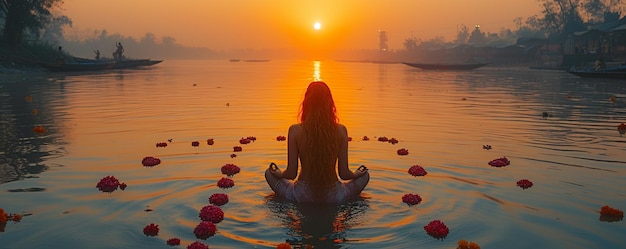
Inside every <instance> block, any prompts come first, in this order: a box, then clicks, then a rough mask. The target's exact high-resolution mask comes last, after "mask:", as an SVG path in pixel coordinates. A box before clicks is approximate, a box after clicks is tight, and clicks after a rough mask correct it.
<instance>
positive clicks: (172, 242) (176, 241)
mask: <svg viewBox="0 0 626 249" xmlns="http://www.w3.org/2000/svg"><path fill="white" fill-rule="evenodd" d="M167 245H169V246H177V245H180V239H179V238H171V239H168V240H167Z"/></svg>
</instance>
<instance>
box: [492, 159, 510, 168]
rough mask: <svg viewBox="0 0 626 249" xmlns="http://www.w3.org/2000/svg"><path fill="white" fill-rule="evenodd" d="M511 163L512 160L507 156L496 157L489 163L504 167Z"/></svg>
mask: <svg viewBox="0 0 626 249" xmlns="http://www.w3.org/2000/svg"><path fill="white" fill-rule="evenodd" d="M509 164H511V161H509V159H507V158H506V157H501V158H496V159H493V160H491V161H489V165H491V166H493V167H504V166H508V165H509Z"/></svg>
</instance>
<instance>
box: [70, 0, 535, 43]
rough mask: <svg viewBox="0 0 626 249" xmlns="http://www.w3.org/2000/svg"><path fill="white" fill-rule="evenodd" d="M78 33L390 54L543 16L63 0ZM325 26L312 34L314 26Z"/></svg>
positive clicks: (385, 7)
mask: <svg viewBox="0 0 626 249" xmlns="http://www.w3.org/2000/svg"><path fill="white" fill-rule="evenodd" d="M63 9H64V10H63V14H65V15H66V16H68V17H70V18H71V19H72V21H73V32H74V33H83V32H84V33H90V31H94V30H103V29H104V30H107V31H108V32H109V34H113V33H119V34H121V35H123V36H131V37H135V38H137V39H139V38H140V37H142V36H143V35H144V34H146V33H148V32H151V33H153V34H155V35H156V36H157V38H161V37H162V36H171V37H174V38H175V39H176V42H177V43H179V44H182V45H186V46H198V47H208V48H211V49H217V50H229V49H246V48H252V49H262V48H296V49H299V48H307V49H315V48H318V49H321V48H323V49H352V48H355V49H376V48H377V47H378V30H385V31H387V33H388V38H389V42H388V44H389V47H390V49H401V48H402V44H403V42H404V40H405V39H406V38H409V37H411V36H415V37H417V38H421V39H422V40H426V39H429V38H432V37H435V36H443V37H444V38H445V39H446V40H451V39H454V38H455V36H456V31H457V26H458V25H461V24H464V25H466V26H468V27H470V28H473V27H474V25H475V24H479V25H480V26H481V29H482V31H484V32H494V33H497V32H499V31H500V30H501V29H502V28H514V27H515V24H514V23H513V20H514V19H515V18H518V17H521V18H523V19H526V18H527V17H529V16H532V15H534V14H537V13H539V12H540V5H539V3H538V2H537V1H535V0H436V1H435V0H428V1H427V0H385V1H374V0H318V1H301V0H296V1H290V0H263V1H257V0H232V1H219V0H131V1H128V0H107V1H104V0H64V4H63ZM316 21H319V22H320V23H321V24H322V29H321V30H314V29H313V24H314V22H316Z"/></svg>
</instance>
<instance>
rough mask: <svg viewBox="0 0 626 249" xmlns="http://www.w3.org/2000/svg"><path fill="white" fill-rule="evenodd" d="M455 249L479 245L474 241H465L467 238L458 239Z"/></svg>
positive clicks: (473, 247)
mask: <svg viewBox="0 0 626 249" xmlns="http://www.w3.org/2000/svg"><path fill="white" fill-rule="evenodd" d="M458 245H459V246H458V247H457V249H480V246H479V245H478V244H476V243H474V242H467V240H464V239H462V240H459V242H458Z"/></svg>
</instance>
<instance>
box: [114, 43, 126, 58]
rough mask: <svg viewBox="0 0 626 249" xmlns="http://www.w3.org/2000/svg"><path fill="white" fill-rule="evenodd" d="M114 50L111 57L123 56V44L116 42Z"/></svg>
mask: <svg viewBox="0 0 626 249" xmlns="http://www.w3.org/2000/svg"><path fill="white" fill-rule="evenodd" d="M115 47H116V49H115V52H114V53H113V59H118V60H121V59H123V58H124V46H122V43H121V42H117V44H115Z"/></svg>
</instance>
